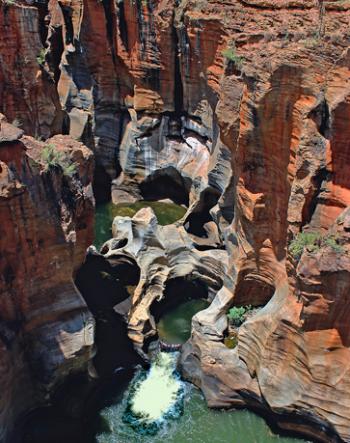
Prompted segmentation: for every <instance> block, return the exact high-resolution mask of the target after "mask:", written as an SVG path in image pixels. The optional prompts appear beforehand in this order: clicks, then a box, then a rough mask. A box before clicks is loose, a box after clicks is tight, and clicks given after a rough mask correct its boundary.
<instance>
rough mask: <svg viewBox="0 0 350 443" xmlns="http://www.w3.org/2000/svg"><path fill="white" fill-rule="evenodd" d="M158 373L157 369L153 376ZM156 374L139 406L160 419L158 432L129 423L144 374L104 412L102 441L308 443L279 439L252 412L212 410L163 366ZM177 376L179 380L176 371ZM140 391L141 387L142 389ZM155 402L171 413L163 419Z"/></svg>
mask: <svg viewBox="0 0 350 443" xmlns="http://www.w3.org/2000/svg"><path fill="white" fill-rule="evenodd" d="M173 355H174V354H173ZM152 366H153V365H152ZM153 370H154V367H153V368H151V370H150V372H149V373H151V372H152V371H153ZM141 372H144V374H143V377H144V379H146V378H147V374H145V371H141ZM141 375H142V374H141ZM154 375H155V374H154V373H153V379H152V380H151V382H150V383H149V386H148V389H146V390H145V392H144V393H143V394H144V395H145V396H144V398H143V399H142V400H143V401H142V402H141V403H139V405H140V408H141V409H142V408H144V409H145V410H146V411H147V410H150V415H151V416H153V417H157V418H158V421H157V426H156V433H155V434H154V433H151V435H149V434H147V430H146V429H144V430H143V431H142V427H140V426H137V425H136V426H134V427H133V426H131V425H130V421H128V420H125V416H126V411H128V408H129V406H130V402H131V403H132V402H133V400H134V398H135V383H137V380H138V377H140V373H139V374H137V375H136V377H135V379H134V381H133V382H131V383H130V385H129V388H128V389H127V390H126V391H125V392H124V394H123V395H122V397H119V398H116V399H115V402H114V404H112V405H111V406H108V407H106V408H104V409H102V410H101V411H100V420H99V422H100V429H99V430H98V431H97V433H96V442H97V443H302V442H305V440H300V439H295V438H289V437H281V436H278V435H275V434H274V433H273V432H272V431H271V430H270V428H269V427H268V425H267V424H266V423H265V421H264V420H263V419H262V418H260V417H259V416H257V415H255V414H253V413H251V412H249V411H247V410H239V411H233V412H228V411H219V410H213V409H209V408H208V407H207V406H206V403H205V401H204V398H203V396H202V394H201V393H200V391H199V390H198V389H196V388H195V387H194V386H192V385H190V384H188V383H185V382H182V381H180V383H181V387H182V390H183V391H177V386H176V383H178V382H179V381H178V379H176V380H175V379H174V378H173V381H171V380H170V381H169V373H168V374H167V375H166V376H164V373H162V372H161V371H160V372H159V368H158V373H157V375H158V377H155V376H154ZM145 377H146V378H145ZM173 377H177V376H176V373H175V374H174V375H173ZM174 383H175V385H174ZM168 384H169V385H170V386H168ZM136 386H137V385H136ZM138 389H139V388H136V391H137V390H138ZM175 391H176V392H178V395H179V399H178V402H176V401H174V398H173V395H174V392H175ZM138 392H140V391H138ZM181 392H182V393H181ZM153 399H158V400H157V401H156V403H157V404H158V405H159V404H161V405H162V407H163V410H164V409H165V410H166V411H167V412H166V414H165V415H166V417H165V418H164V419H163V420H159V410H160V409H159V407H158V408H156V409H155V410H154V407H153V406H152V401H153ZM139 400H140V399H139ZM139 400H138V401H139ZM167 401H168V404H169V408H170V409H167V408H164V402H165V403H166V402H167ZM146 416H147V414H146ZM139 424H140V423H139Z"/></svg>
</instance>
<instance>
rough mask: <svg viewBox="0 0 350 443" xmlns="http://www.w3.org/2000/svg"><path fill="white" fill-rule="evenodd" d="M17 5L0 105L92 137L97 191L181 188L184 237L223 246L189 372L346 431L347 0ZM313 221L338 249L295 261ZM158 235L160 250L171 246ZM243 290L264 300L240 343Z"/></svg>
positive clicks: (283, 414)
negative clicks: (237, 310) (230, 332)
mask: <svg viewBox="0 0 350 443" xmlns="http://www.w3.org/2000/svg"><path fill="white" fill-rule="evenodd" d="M8 3H9V2H7V4H4V5H2V6H1V7H0V29H1V31H2V32H0V56H1V68H0V111H2V112H4V113H5V114H6V115H7V116H8V118H9V120H10V121H11V122H12V121H13V120H16V119H22V122H18V121H15V123H16V125H17V126H19V127H23V128H24V129H25V130H26V132H27V133H29V134H32V135H36V136H38V137H43V138H47V137H48V136H51V135H53V134H55V133H57V132H63V133H67V134H70V135H71V136H73V137H77V138H80V139H81V140H83V141H84V142H85V143H86V144H87V145H88V146H89V147H90V148H92V149H93V150H94V152H95V154H96V169H95V190H96V195H97V196H98V198H99V199H101V200H102V199H105V198H107V197H108V196H109V194H112V196H113V200H114V201H115V202H119V201H125V200H135V199H138V198H145V197H146V196H149V197H151V198H172V199H174V200H179V201H180V203H184V204H186V205H188V206H189V211H188V213H187V214H186V216H185V218H184V220H183V227H178V228H176V229H175V228H174V227H172V228H168V229H169V230H174V229H175V230H174V231H172V235H178V234H175V232H177V233H178V232H181V233H182V234H183V236H184V238H185V240H183V242H184V243H186V245H187V246H188V245H189V248H190V249H191V250H192V249H195V248H197V249H199V250H200V252H201V253H203V254H204V253H206V252H207V251H206V249H208V248H216V247H222V246H223V245H224V246H225V248H226V250H227V252H228V255H229V263H228V264H227V266H226V279H224V280H225V281H224V285H223V288H222V289H221V290H220V291H219V293H218V294H217V297H216V298H215V300H214V301H213V303H212V305H211V307H210V308H209V309H208V310H206V311H204V312H203V313H200V314H198V316H197V317H196V318H195V319H194V322H193V335H192V339H191V340H190V342H189V343H188V344H187V345H186V348H185V351H184V353H183V357H182V368H183V372H184V374H185V375H186V376H187V377H188V378H190V379H191V380H192V381H194V382H195V383H196V384H198V385H199V386H200V387H201V388H202V390H203V392H204V393H205V395H206V398H207V400H208V403H209V404H210V405H211V406H225V407H231V406H235V405H250V406H255V407H259V408H261V409H263V410H265V411H268V412H270V413H274V414H275V416H276V417H278V418H277V419H278V422H279V423H280V424H281V425H282V426H283V427H285V428H293V429H294V430H298V431H301V432H305V433H308V434H311V435H314V436H316V437H317V438H319V439H321V440H322V441H337V440H339V439H341V440H342V441H350V432H349V429H350V410H349V404H348V397H349V387H348V363H347V361H348V350H349V343H348V332H347V331H348V330H349V328H348V326H347V325H346V321H345V318H346V313H347V305H348V302H347V292H348V282H347V279H348V277H347V276H348V263H347V259H348V247H347V243H348V238H347V230H348V214H347V212H344V211H346V208H347V207H348V206H349V205H350V174H349V171H348V163H349V155H350V145H349V131H348V128H349V123H350V122H349V119H350V112H349V103H350V100H349V94H350V90H349V84H350V81H349V80H350V57H349V43H350V35H349V20H350V4H349V2H348V1H335V0H334V1H317V0H307V1H306V0H303V1H301V0H283V1H277V0H232V1H230V2H221V1H220V0H201V1H197V0H196V1H190V0H183V1H181V2H180V1H179V2H173V1H170V0H148V1H141V0H135V1H121V2H111V1H108V0H104V1H102V2H98V1H95V0H74V1H70V0H65V1H61V2H58V1H57V0H50V1H49V2H48V4H46V3H45V4H44V3H40V4H35V5H33V6H28V5H27V4H23V3H18V4H15V5H11V4H8ZM43 48H45V50H44V51H42V50H43ZM33 143H34V142H33ZM23 171H25V169H24V170H23ZM23 171H22V170H21V173H22V174H24V173H25V172H23ZM7 180H9V179H7ZM35 183H36V182H35ZM18 186H19V187H20V185H19V184H18V183H17V182H11V186H10V188H9V189H11V191H9V190H6V192H7V193H8V192H15V193H16V192H19V190H18ZM33 186H34V184H33ZM38 186H39V185H38ZM28 188H29V186H28ZM6 189H7V186H6ZM45 189H46V187H45ZM39 191H40V190H38V192H39ZM160 191H162V192H160ZM40 192H41V193H42V192H43V191H40ZM38 195H42V194H40V193H39V194H38ZM41 200H42V199H41ZM38 208H40V206H38ZM38 210H39V209H38ZM339 217H340V218H339ZM19 220H20V219H19ZM23 223H24V219H23ZM128 223H129V224H130V223H131V222H130V221H129V222H128ZM64 225H65V224H64ZM213 225H214V226H213ZM65 226H66V225H65ZM68 226H70V225H69V223H68ZM130 229H131V228H130ZM301 230H305V231H313V232H317V233H320V234H323V235H324V236H326V238H328V237H327V235H328V236H330V238H333V241H335V243H336V244H337V245H338V246H339V245H340V247H341V249H339V248H337V247H335V248H334V247H332V246H330V244H329V242H328V243H327V242H326V241H324V242H320V243H319V245H318V249H317V250H316V251H315V250H314V249H313V250H312V251H307V250H306V251H304V254H303V255H302V257H301V259H300V261H299V263H298V262H297V261H295V260H294V259H293V257H292V256H291V255H288V245H289V243H290V241H291V240H292V238H293V237H294V236H295V235H296V234H297V233H298V232H299V231H301ZM333 231H334V234H332V232H333ZM164 232H165V230H164ZM159 235H160V236H162V234H160V233H159ZM169 235H170V234H169ZM332 236H333V237H332ZM334 238H335V239H336V240H334ZM153 240H154V238H153V237H152V241H153ZM333 246H334V245H333ZM183 248H184V245H183V244H182V246H181V247H180V249H181V251H183ZM112 249H113V248H112ZM156 249H157V250H158V252H159V251H161V253H160V255H161V259H160V261H161V265H164V261H165V262H166V260H167V254H168V253H169V251H170V250H171V251H172V254H174V251H173V250H172V249H171V248H170V246H168V245H162V246H161V247H159V245H158V244H157V247H156ZM185 249H186V248H185ZM164 251H167V252H166V253H165V252H164ZM212 251H215V252H210V254H215V253H216V252H217V251H216V250H215V249H212ZM180 255H181V254H180ZM196 255H197V253H196ZM6 256H7V253H6ZM10 256H11V255H10ZM164 257H165V258H164ZM134 258H135V257H134ZM136 258H137V256H136ZM140 260H141V258H140ZM77 262H78V260H77ZM77 262H76V263H77ZM62 266H63V265H62ZM166 267H167V269H168V265H166ZM26 269H27V268H26ZM39 269H40V268H39ZM152 269H153V268H152ZM154 269H156V268H154ZM167 272H168V270H167ZM5 275H6V274H5ZM10 275H11V273H10ZM10 280H11V278H10ZM17 280H19V281H21V279H20V278H19V279H16V281H17ZM162 291H163V287H161V292H162ZM146 292H147V291H144V290H142V291H140V292H136V294H138V296H140V298H139V299H137V300H136V299H135V300H136V302H135V303H136V306H138V305H139V304H142V300H143V298H142V297H143V296H144V295H145V294H146ZM141 295H142V296H141ZM138 296H135V297H136V298H137V297H138ZM146 299H147V298H146ZM146 299H145V300H146ZM147 300H148V299H147ZM232 305H253V306H259V307H262V306H263V309H261V310H260V311H258V312H257V313H256V315H254V316H252V317H251V318H249V320H248V321H247V322H246V323H245V324H244V325H243V326H242V327H241V328H240V331H239V341H238V346H237V347H236V348H235V349H233V350H232V349H231V350H229V349H227V348H226V347H225V346H224V344H223V339H224V335H225V333H226V329H227V317H226V312H227V309H228V308H229V307H230V306H232ZM26 306H27V305H26ZM23 309H24V308H23ZM30 309H32V307H31V308H30ZM136 311H137V309H136V310H135V312H136ZM5 312H6V311H5ZM133 319H134V320H135V317H133ZM147 322H149V317H147V321H143V322H140V323H138V322H136V323H132V321H131V325H132V327H133V328H134V325H135V324H136V326H135V328H134V329H135V331H136V333H135V337H136V338H135V341H136V342H139V343H142V342H143V340H144V338H145V337H146V338H148V335H152V334H153V333H154V328H153V325H152V324H151V326H150V325H149V324H147ZM145 325H147V326H145ZM144 326H145V327H144ZM152 328H153V329H152ZM150 331H151V332H150ZM143 334H144V335H143ZM21 373H22V372H21ZM23 373H24V372H23Z"/></svg>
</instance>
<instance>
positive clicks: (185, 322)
mask: <svg viewBox="0 0 350 443" xmlns="http://www.w3.org/2000/svg"><path fill="white" fill-rule="evenodd" d="M208 305H209V303H208V302H207V301H206V300H202V299H197V300H188V301H186V302H184V303H182V304H180V305H179V306H176V307H175V308H174V309H172V310H171V311H169V312H167V313H166V314H164V315H163V316H162V318H161V319H160V320H159V322H158V324H157V330H158V335H159V337H160V339H161V340H163V341H165V342H167V343H172V344H176V343H185V341H187V340H188V339H189V338H190V336H191V320H192V317H193V316H194V315H195V314H196V313H197V312H199V311H202V310H203V309H206V308H207V307H208Z"/></svg>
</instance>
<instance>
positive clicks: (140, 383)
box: [124, 352, 184, 434]
mask: <svg viewBox="0 0 350 443" xmlns="http://www.w3.org/2000/svg"><path fill="white" fill-rule="evenodd" d="M177 358H178V353H177V352H176V353H167V352H160V353H159V354H158V355H157V357H156V358H155V360H154V361H153V363H152V365H151V368H150V369H149V371H147V372H144V373H141V374H140V375H139V376H138V377H137V378H136V379H135V380H134V382H133V386H132V388H131V390H130V395H129V398H128V404H127V408H126V411H125V415H124V421H125V422H127V423H129V424H130V425H131V426H132V427H133V428H136V429H137V430H138V431H140V432H142V433H147V434H155V433H156V432H157V431H158V430H159V428H160V426H161V424H162V423H163V422H164V420H167V419H174V418H178V417H179V416H180V415H181V413H182V410H183V397H184V383H183V382H182V381H181V380H180V377H179V375H178V374H177V373H176V362H177Z"/></svg>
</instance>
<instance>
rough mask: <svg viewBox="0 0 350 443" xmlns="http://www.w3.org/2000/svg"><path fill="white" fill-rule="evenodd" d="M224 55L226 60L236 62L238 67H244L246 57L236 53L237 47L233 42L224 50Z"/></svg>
mask: <svg viewBox="0 0 350 443" xmlns="http://www.w3.org/2000/svg"><path fill="white" fill-rule="evenodd" d="M222 55H223V56H224V57H225V59H226V60H228V61H229V62H232V63H234V64H235V66H236V67H237V68H238V69H241V68H242V66H243V62H244V58H243V57H241V56H239V55H237V54H236V47H235V46H234V45H233V44H231V46H229V47H227V48H226V49H224V50H223V51H222Z"/></svg>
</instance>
